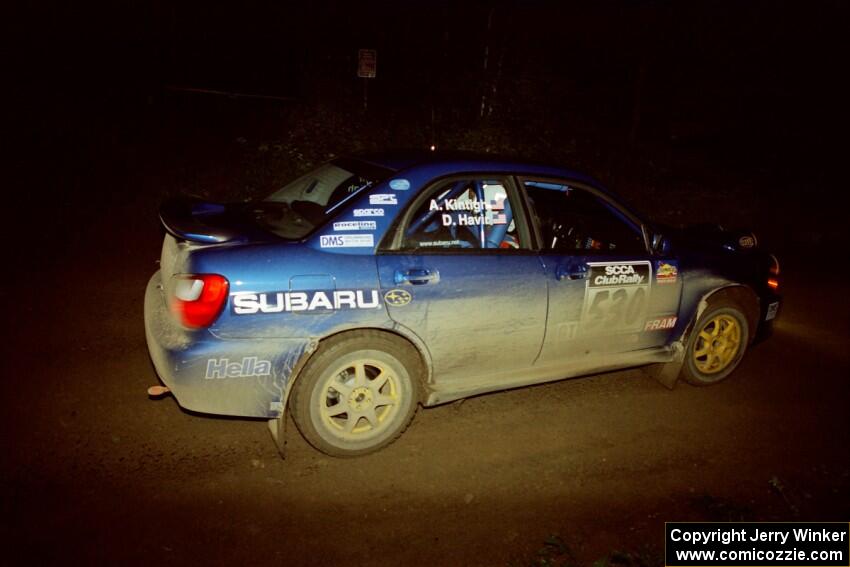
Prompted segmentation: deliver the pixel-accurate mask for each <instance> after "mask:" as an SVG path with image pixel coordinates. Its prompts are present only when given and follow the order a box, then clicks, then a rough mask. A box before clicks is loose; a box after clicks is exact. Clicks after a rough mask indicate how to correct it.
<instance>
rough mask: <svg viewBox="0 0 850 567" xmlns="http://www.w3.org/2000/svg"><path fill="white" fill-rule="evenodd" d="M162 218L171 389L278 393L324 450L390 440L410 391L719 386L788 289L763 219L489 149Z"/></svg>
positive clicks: (278, 417) (158, 285)
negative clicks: (646, 208) (665, 201)
mask: <svg viewBox="0 0 850 567" xmlns="http://www.w3.org/2000/svg"><path fill="white" fill-rule="evenodd" d="M161 218H162V221H163V224H164V226H165V228H166V230H167V234H166V236H165V240H164V243H163V248H162V256H161V260H160V263H161V266H160V270H159V271H158V272H157V273H156V274H154V276H153V277H152V278H151V280H150V283H149V285H148V289H147V293H146V299H145V323H146V330H147V340H148V345H149V350H150V353H151V358H152V360H153V362H154V366H155V367H156V370H157V373H158V374H159V376H160V378H161V380H162V382H163V383H164V384H165V385H166V387H167V388H168V389H170V391H171V392H172V393H173V394H174V396H175V397H176V398H177V400H178V402H179V403H180V405H181V406H183V407H184V408H186V409H189V410H194V411H198V412H204V413H211V414H221V415H231V416H246V417H260V418H267V419H269V420H270V423H271V424H272V430H273V433H276V432H278V431H279V428H280V427H281V424H282V423H283V419H282V416H283V414H284V411H285V410H286V409H287V408H288V410H289V411H291V412H292V413H293V417H294V419H295V422H296V423H297V424H298V427H299V430H300V431H301V432H302V434H304V436H305V437H306V438H307V439H308V441H310V443H311V444H313V445H314V446H315V447H316V448H318V449H319V450H322V451H324V452H326V453H328V454H331V455H340V456H350V455H357V454H361V453H366V452H369V451H373V450H376V449H378V448H380V447H383V446H384V445H386V444H388V443H390V442H392V441H393V440H394V439H395V438H396V437H397V436H398V435H399V434H400V433H401V432H402V431H403V430H404V428H405V427H406V426H407V424H408V423H409V422H410V420H411V419H412V416H413V414H414V412H415V410H416V408H417V406H418V405H420V404H421V405H424V406H432V405H436V404H440V403H444V402H448V401H452V400H456V399H460V398H463V397H468V396H472V395H477V394H482V393H485V392H491V391H496V390H502V389H507V388H514V387H518V386H524V385H528V384H536V383H542V382H546V381H552V380H558V379H563V378H568V377H574V376H580V375H586V374H590V373H596V372H601V371H607V370H614V369H620V368H626V367H633V366H640V365H649V364H659V366H658V368H659V369H660V370H661V372H662V374H664V375H666V376H667V378H666V379H667V382H668V383H672V381H673V380H675V378H677V377H678V376H679V375H681V376H682V377H684V378H685V379H686V380H688V381H689V382H691V383H694V384H710V383H713V382H717V381H720V380H722V379H723V378H725V377H726V376H728V375H729V373H731V372H732V371H733V370H734V368H735V367H736V365H737V364H738V362H739V361H740V359H741V357H742V356H743V354H744V352H745V350H746V348H747V346H748V345H749V344H750V343H751V342H752V341H753V340H754V339H755V338H756V337H757V335H765V334H766V333H767V332H768V331H769V330H770V326H771V324H772V321H773V320H774V319H775V318H776V316H777V313H778V309H779V304H780V297H779V295H778V293H777V287H778V285H779V283H778V275H779V265H778V262H777V261H776V259H775V257H773V256H771V255H770V254H768V253H766V252H765V251H763V250H761V248H760V247H759V245H758V243H757V242H756V240H755V237H754V236H753V235H752V234H750V233H748V232H746V231H737V232H736V231H726V230H723V229H720V228H719V227H703V228H696V229H670V228H662V227H659V226H657V225H654V224H651V223H649V222H647V221H646V220H644V219H642V218H640V217H639V216H638V215H636V214H635V213H633V212H632V211H631V210H629V209H628V208H627V207H625V206H623V205H622V204H621V203H620V202H619V201H618V200H617V199H616V198H615V197H613V196H612V195H611V194H610V193H609V192H607V191H606V190H605V189H603V188H601V186H600V185H599V184H598V183H596V182H595V181H594V180H592V179H591V178H588V177H586V176H584V175H581V174H579V173H577V172H573V171H570V170H567V169H563V168H559V167H552V166H543V165H536V164H530V163H525V162H517V161H511V160H502V159H493V158H491V157H486V156H485V157H480V156H478V157H476V156H467V155H463V156H459V155H448V156H447V155H441V154H438V153H427V154H415V153H409V154H398V153H396V154H391V153H387V154H380V155H363V156H359V157H353V158H344V159H339V160H335V161H334V162H331V163H329V164H326V165H325V166H323V167H322V168H320V169H319V170H317V171H316V172H313V173H311V174H308V175H306V176H304V177H302V178H300V179H298V180H296V181H294V182H293V183H291V184H289V185H288V186H286V187H284V188H283V189H281V190H280V191H278V192H276V193H274V194H273V195H271V196H270V197H269V198H268V199H266V200H265V201H262V202H258V203H247V204H235V205H218V204H213V203H206V202H203V201H199V200H193V199H178V200H173V201H170V202H168V203H166V204H164V205H163V207H162V211H161ZM276 438H277V439H278V443H279V444H282V439H281V436H280V435H278V436H277V437H276Z"/></svg>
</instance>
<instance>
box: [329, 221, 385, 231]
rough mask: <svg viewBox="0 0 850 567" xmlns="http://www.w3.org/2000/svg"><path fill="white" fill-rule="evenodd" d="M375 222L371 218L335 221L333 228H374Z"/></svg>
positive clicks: (375, 226)
mask: <svg viewBox="0 0 850 567" xmlns="http://www.w3.org/2000/svg"><path fill="white" fill-rule="evenodd" d="M375 228H377V224H376V223H375V221H373V220H361V221H344V222H335V223H334V230H375Z"/></svg>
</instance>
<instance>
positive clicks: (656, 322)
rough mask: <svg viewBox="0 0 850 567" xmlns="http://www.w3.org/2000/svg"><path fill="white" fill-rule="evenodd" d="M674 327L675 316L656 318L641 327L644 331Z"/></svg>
mask: <svg viewBox="0 0 850 567" xmlns="http://www.w3.org/2000/svg"><path fill="white" fill-rule="evenodd" d="M675 326H676V316H675V315H668V316H667V317H656V318H655V319H650V320H649V321H647V322H646V325H644V326H643V330H644V331H660V330H662V329H672V328H673V327H675Z"/></svg>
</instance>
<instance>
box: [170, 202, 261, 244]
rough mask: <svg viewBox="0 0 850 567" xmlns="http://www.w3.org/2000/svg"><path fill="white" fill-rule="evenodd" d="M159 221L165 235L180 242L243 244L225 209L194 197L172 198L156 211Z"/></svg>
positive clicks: (242, 230) (243, 236) (242, 236)
mask: <svg viewBox="0 0 850 567" xmlns="http://www.w3.org/2000/svg"><path fill="white" fill-rule="evenodd" d="M159 219H160V221H162V226H164V227H165V230H166V231H168V233H169V234H171V235H173V236H174V237H176V238H179V239H182V240H191V241H194V242H201V243H204V244H221V243H224V242H238V241H244V240H247V239H248V238H247V234H246V230H245V227H240V226H239V224H240V223H238V222H237V219H236V218H234V216H233V214H232V212H231V211H230V210H229V207H228V206H226V205H222V204H220V203H211V202H209V201H204V200H202V199H198V198H197V197H173V198H171V199H168V200H166V201H165V202H164V203H163V204H162V205H161V206H160V208H159Z"/></svg>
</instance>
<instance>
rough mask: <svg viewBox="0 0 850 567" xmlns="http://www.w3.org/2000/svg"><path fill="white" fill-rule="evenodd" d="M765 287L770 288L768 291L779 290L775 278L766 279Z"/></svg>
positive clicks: (777, 281)
mask: <svg viewBox="0 0 850 567" xmlns="http://www.w3.org/2000/svg"><path fill="white" fill-rule="evenodd" d="M767 285H768V286H770V289H779V280H777V279H775V278H768V280H767Z"/></svg>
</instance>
